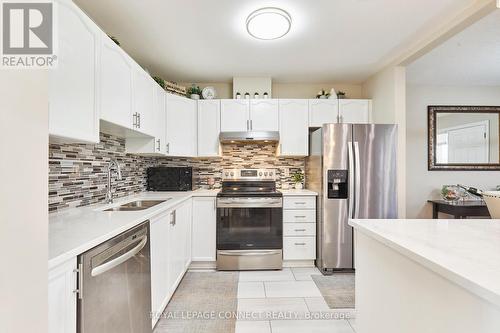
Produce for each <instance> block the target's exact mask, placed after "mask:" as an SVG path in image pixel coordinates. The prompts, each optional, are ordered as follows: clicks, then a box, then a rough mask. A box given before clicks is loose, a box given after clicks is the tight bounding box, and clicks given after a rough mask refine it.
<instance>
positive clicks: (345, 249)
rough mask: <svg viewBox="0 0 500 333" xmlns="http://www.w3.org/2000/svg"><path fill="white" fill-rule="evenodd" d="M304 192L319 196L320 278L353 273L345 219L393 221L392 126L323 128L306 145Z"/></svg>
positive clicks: (349, 233) (350, 236) (350, 239)
mask: <svg viewBox="0 0 500 333" xmlns="http://www.w3.org/2000/svg"><path fill="white" fill-rule="evenodd" d="M309 144H310V148H309V157H308V158H307V161H306V187H307V188H308V189H310V190H313V191H316V192H318V194H319V196H318V207H317V208H318V209H317V214H318V216H317V260H316V266H317V267H318V268H319V269H320V270H321V271H322V272H323V273H324V274H329V273H332V272H334V271H337V270H339V271H342V270H353V269H354V262H353V261H354V255H353V252H354V249H353V231H352V227H350V226H349V225H348V221H349V219H350V218H359V219H382V218H387V219H391V218H397V210H398V209H397V207H398V206H397V189H396V174H397V170H396V149H397V126H396V125H378V124H325V125H323V127H322V128H320V129H318V130H316V131H314V132H312V133H311V135H310V140H309Z"/></svg>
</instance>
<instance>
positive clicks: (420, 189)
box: [406, 85, 500, 218]
mask: <svg viewBox="0 0 500 333" xmlns="http://www.w3.org/2000/svg"><path fill="white" fill-rule="evenodd" d="M407 93H408V94H407V123H408V130H407V149H408V151H411V152H412V153H411V154H408V156H407V163H406V164H407V174H408V179H407V187H408V189H409V190H408V193H407V214H408V217H409V218H429V217H431V216H432V212H431V207H430V205H428V204H426V200H427V199H429V198H439V191H440V188H441V186H442V185H446V184H457V183H464V184H468V185H471V186H474V187H478V188H482V189H493V188H495V186H496V185H500V171H428V170H427V106H428V105H500V87H451V86H418V85H408V87H407Z"/></svg>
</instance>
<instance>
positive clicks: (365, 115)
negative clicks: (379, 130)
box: [339, 99, 372, 124]
mask: <svg viewBox="0 0 500 333" xmlns="http://www.w3.org/2000/svg"><path fill="white" fill-rule="evenodd" d="M371 104H372V103H371V100H369V99H339V121H340V122H341V123H349V124H368V123H369V122H370V113H371Z"/></svg>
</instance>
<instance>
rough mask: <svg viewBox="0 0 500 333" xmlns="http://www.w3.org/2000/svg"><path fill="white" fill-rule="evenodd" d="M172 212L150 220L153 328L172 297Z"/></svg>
mask: <svg viewBox="0 0 500 333" xmlns="http://www.w3.org/2000/svg"><path fill="white" fill-rule="evenodd" d="M171 219H172V212H171V211H168V212H165V213H163V214H161V215H159V216H157V217H154V218H152V219H151V220H150V231H149V233H150V238H151V243H150V253H151V312H152V314H153V316H152V321H153V323H152V324H153V326H154V325H155V324H156V322H157V321H158V316H159V315H160V314H161V313H162V311H163V309H164V308H165V306H166V305H167V303H168V301H169V300H170V297H171V294H170V292H171V290H170V289H171V287H170V281H169V272H168V269H169V261H168V260H169V257H170V255H169V244H168V241H167V240H168V239H169V232H170V222H171Z"/></svg>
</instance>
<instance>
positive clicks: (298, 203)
mask: <svg viewBox="0 0 500 333" xmlns="http://www.w3.org/2000/svg"><path fill="white" fill-rule="evenodd" d="M295 204H296V205H305V204H306V203H305V202H296V203H295Z"/></svg>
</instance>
